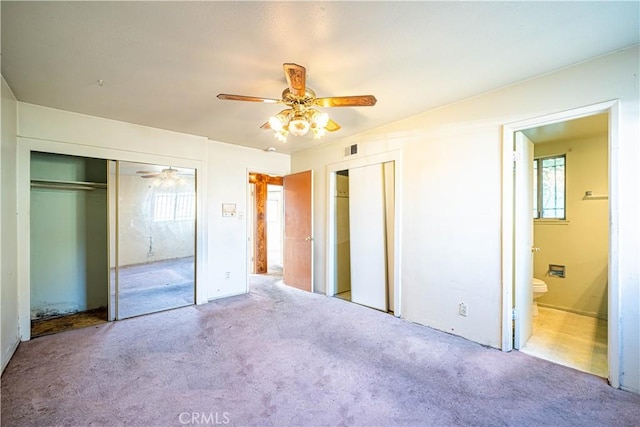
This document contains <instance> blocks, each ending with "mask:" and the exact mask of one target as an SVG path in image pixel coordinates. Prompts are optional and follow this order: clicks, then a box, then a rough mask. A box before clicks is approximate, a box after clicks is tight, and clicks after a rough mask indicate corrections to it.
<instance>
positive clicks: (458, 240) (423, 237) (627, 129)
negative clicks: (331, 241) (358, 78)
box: [292, 46, 640, 391]
mask: <svg viewBox="0 0 640 427" xmlns="http://www.w3.org/2000/svg"><path fill="white" fill-rule="evenodd" d="M639 59H640V58H639V52H638V47H637V46H636V47H633V48H629V49H626V50H623V51H619V52H615V53H613V54H611V55H608V56H605V57H601V58H596V59H594V60H592V61H589V62H585V63H582V64H579V65H576V66H575V67H571V68H566V69H563V70H560V71H558V72H556V73H552V74H548V75H544V76H541V77H538V78H535V79H531V80H528V81H525V82H522V83H520V84H516V85H512V86H509V87H505V88H503V89H501V90H497V91H494V92H490V93H487V94H483V95H480V96H477V97H474V98H470V99H467V100H464V101H460V102H457V103H454V104H450V105H447V106H443V107H441V108H438V109H435V110H432V111H428V112H425V113H423V114H420V115H417V116H414V117H411V118H408V119H405V120H401V121H398V122H395V123H392V124H390V125H388V126H385V127H382V128H378V129H375V130H372V131H370V132H367V133H364V134H360V135H356V136H354V137H350V138H345V139H343V140H341V141H338V142H336V143H332V144H326V145H322V146H320V147H317V148H314V149H310V150H306V151H303V152H299V153H296V154H294V155H293V156H292V171H294V172H296V171H302V170H306V169H313V170H314V174H315V182H314V186H315V189H314V194H315V200H314V203H315V224H314V225H315V234H316V236H318V238H317V239H316V246H315V249H316V252H315V253H316V259H315V283H316V289H317V291H319V292H323V291H324V289H323V288H322V286H323V284H324V283H325V278H326V270H325V264H326V260H325V254H326V253H327V248H326V247H325V243H324V240H323V239H322V238H320V236H324V235H326V232H327V230H326V229H325V224H326V223H327V221H328V217H327V215H328V212H327V209H326V204H327V200H326V188H325V187H326V182H327V179H326V175H325V174H326V168H327V166H328V165H330V164H332V163H336V162H339V161H342V160H343V158H342V153H343V148H344V147H345V146H346V145H349V144H353V143H356V142H358V143H360V147H359V148H360V153H359V157H363V156H368V155H373V154H377V153H383V152H388V151H391V150H394V149H399V150H401V151H402V159H403V163H402V174H401V180H402V182H401V183H400V188H401V189H402V191H401V193H399V194H397V202H398V203H400V204H401V207H400V214H401V224H402V226H401V228H400V230H398V231H399V233H400V235H401V239H402V244H401V257H402V260H401V269H402V271H401V277H402V295H401V298H402V301H401V304H402V307H403V309H402V316H403V317H404V318H407V319H409V320H411V321H414V322H417V323H421V324H424V325H428V326H431V327H434V328H436V329H440V330H443V331H446V332H450V333H453V334H457V335H460V336H463V337H466V338H468V339H470V340H473V341H476V342H479V343H481V344H485V345H489V346H492V347H500V345H501V340H500V338H501V329H500V328H501V320H500V319H501V313H502V301H501V299H502V294H501V293H502V289H501V286H502V285H501V272H502V266H501V208H502V207H501V185H502V176H501V170H502V158H501V156H502V143H503V142H502V127H503V125H505V124H509V123H512V122H516V121H522V120H525V119H531V118H535V117H539V116H543V115H547V114H552V113H556V112H560V111H565V110H569V109H573V108H577V107H582V106H586V105H591V104H596V103H600V102H603V101H607V100H611V99H616V98H619V99H620V102H621V109H620V110H621V117H620V122H619V136H620V147H619V153H618V154H619V157H618V163H617V165H616V171H615V172H614V173H615V174H616V175H617V176H619V177H624V179H620V180H619V187H620V197H619V200H618V204H619V207H620V216H619V227H620V230H619V236H618V237H619V245H618V248H616V249H615V250H616V251H618V254H619V255H618V260H619V262H618V266H617V267H618V269H619V272H620V274H619V280H620V292H621V295H620V297H621V298H620V301H621V313H622V316H621V322H622V323H621V331H622V332H621V341H622V345H621V354H620V366H621V375H620V383H621V385H622V387H624V388H626V389H629V390H634V391H640V367H639V366H638V363H637V361H638V359H639V357H640V348H639V346H640V343H639V341H640V326H639V324H640V322H638V317H639V311H640V307H639V304H638V301H639V300H640V293H639V287H640V285H639V283H640V271H639V266H638V260H639V259H640V250H639V247H638V245H639V242H640V232H639V229H640V227H639V218H640V207H639V200H638V194H640V170H639V168H638V167H637V165H638V162H639V161H640V151H639V147H638V145H639V144H638V140H640V128H639V119H638V117H639V111H638V104H639V100H638V63H639ZM380 102H384V100H380ZM373 108H375V107H373ZM462 301H464V302H465V303H467V305H468V307H469V311H468V313H469V314H468V317H462V316H459V315H458V303H459V302H462Z"/></svg>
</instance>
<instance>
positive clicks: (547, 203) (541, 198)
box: [533, 154, 566, 219]
mask: <svg viewBox="0 0 640 427" xmlns="http://www.w3.org/2000/svg"><path fill="white" fill-rule="evenodd" d="M565 165H566V158H565V155H564V154H563V155H560V156H552V157H540V158H537V159H534V160H533V217H534V218H536V219H566V212H565V194H566V185H565Z"/></svg>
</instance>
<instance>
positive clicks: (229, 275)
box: [224, 271, 231, 279]
mask: <svg viewBox="0 0 640 427" xmlns="http://www.w3.org/2000/svg"><path fill="white" fill-rule="evenodd" d="M224 278H225V279H230V278H231V272H230V271H227V272H226V273H224Z"/></svg>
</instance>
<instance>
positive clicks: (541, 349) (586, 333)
mask: <svg viewBox="0 0 640 427" xmlns="http://www.w3.org/2000/svg"><path fill="white" fill-rule="evenodd" d="M538 311H539V314H538V316H535V317H534V318H533V334H532V335H531V338H529V340H528V341H527V343H526V344H525V346H524V348H522V349H521V351H522V352H523V353H527V354H530V355H532V356H535V357H539V358H541V359H546V360H549V361H551V362H554V363H558V364H560V365H564V366H569V367H572V368H575V369H578V370H580V371H583V372H589V373H591V374H594V375H598V376H601V377H607V375H608V365H607V321H606V320H602V319H597V318H595V317H590V316H583V315H580V314H575V313H569V312H567V311H562V310H556V309H552V308H547V307H539V309H538Z"/></svg>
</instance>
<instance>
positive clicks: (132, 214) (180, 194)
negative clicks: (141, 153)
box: [110, 161, 196, 319]
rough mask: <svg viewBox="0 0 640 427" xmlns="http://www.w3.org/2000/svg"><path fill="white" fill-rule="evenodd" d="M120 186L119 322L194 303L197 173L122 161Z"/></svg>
mask: <svg viewBox="0 0 640 427" xmlns="http://www.w3.org/2000/svg"><path fill="white" fill-rule="evenodd" d="M116 182H117V187H116V195H115V210H116V223H115V224H112V228H111V230H110V231H111V236H112V238H113V239H115V251H113V250H112V251H111V254H112V256H115V259H116V260H117V262H116V263H113V262H112V263H111V267H112V291H113V292H114V294H115V318H117V319H124V318H127V317H132V316H138V315H141V314H147V313H153V312H157V311H162V310H167V309H171V308H177V307H183V306H186V305H191V304H194V302H195V212H196V209H195V208H196V187H195V170H194V169H186V168H175V167H171V166H165V165H150V164H143V163H132V162H123V161H119V162H117V166H116ZM113 198H114V197H113V196H112V197H111V201H113ZM114 227H115V233H114V232H113V228H114Z"/></svg>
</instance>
